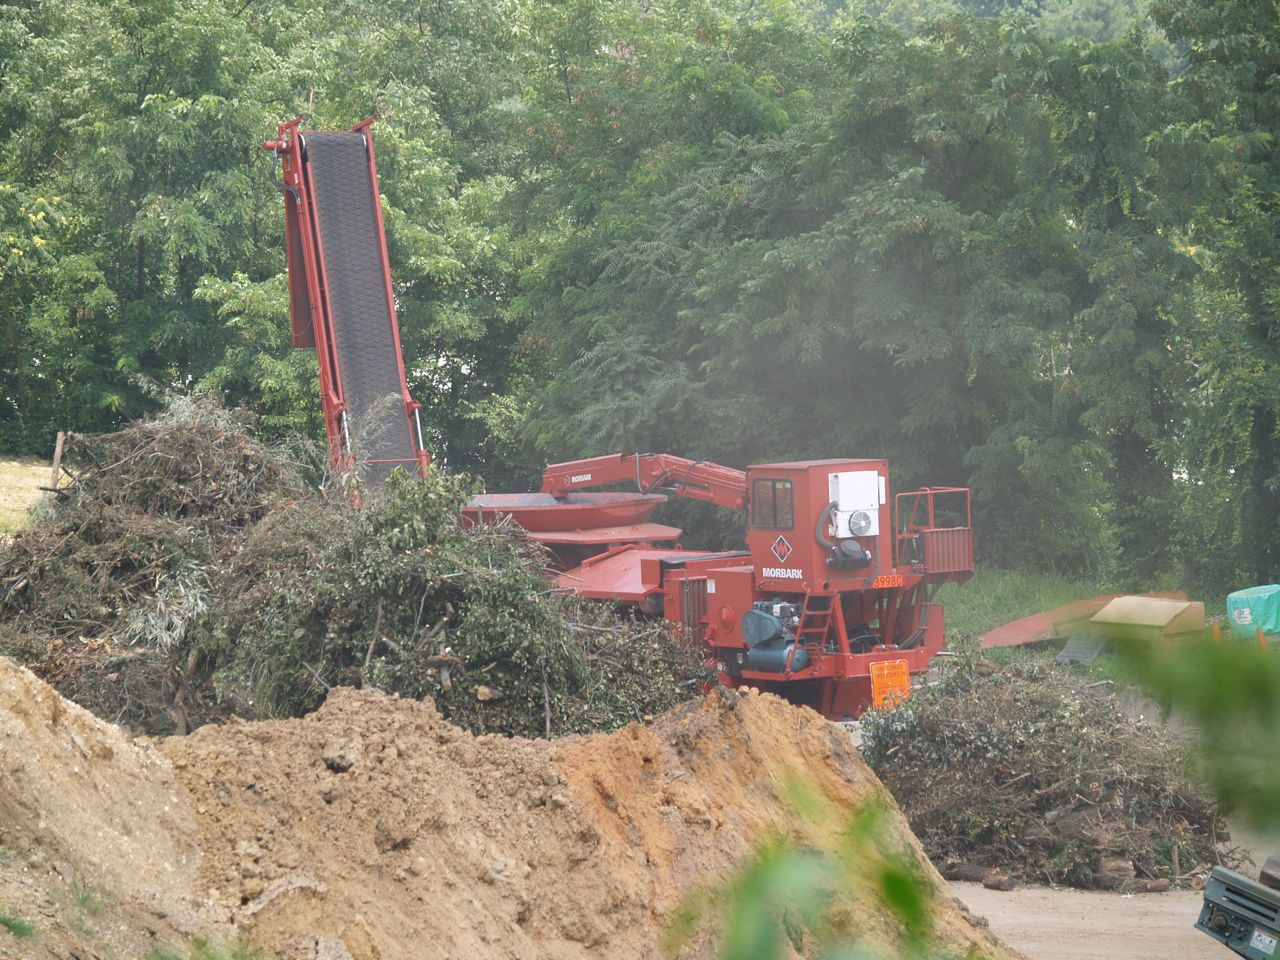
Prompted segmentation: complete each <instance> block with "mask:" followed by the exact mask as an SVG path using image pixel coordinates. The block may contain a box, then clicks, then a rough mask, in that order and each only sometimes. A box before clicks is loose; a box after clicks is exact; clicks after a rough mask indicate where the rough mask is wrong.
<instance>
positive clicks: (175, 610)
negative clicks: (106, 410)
mask: <svg viewBox="0 0 1280 960" xmlns="http://www.w3.org/2000/svg"><path fill="white" fill-rule="evenodd" d="M68 457H69V465H70V469H71V471H72V472H73V473H74V474H75V479H74V481H73V482H72V483H71V484H70V485H69V486H68V487H66V488H65V489H64V491H63V492H62V494H61V495H60V497H59V498H58V500H57V501H56V502H54V503H53V504H52V505H51V506H50V507H49V508H48V510H47V512H46V513H45V515H44V516H42V517H40V518H39V519H38V521H37V522H36V523H35V524H33V525H32V526H31V527H29V528H27V529H25V530H23V531H21V532H19V534H18V535H17V537H16V538H15V539H14V540H13V541H12V542H11V543H8V544H6V545H4V546H3V547H0V589H2V590H3V593H0V652H3V653H8V654H12V655H16V656H18V657H19V658H21V659H23V660H25V661H27V662H29V663H32V664H35V665H37V667H38V669H39V670H40V671H41V672H42V673H43V674H44V675H45V676H46V678H48V679H50V680H51V681H52V682H54V683H55V685H57V686H58V687H59V689H61V690H62V691H63V692H64V693H65V694H67V695H68V696H70V697H71V698H72V699H74V700H76V701H77V702H79V703H81V704H82V705H84V706H86V707H89V708H90V709H92V710H94V711H95V712H98V713H99V714H100V715H103V716H106V717H107V718H109V719H111V720H115V721H118V722H123V723H127V724H130V725H133V726H137V727H140V728H142V729H144V730H146V731H148V732H152V733H168V732H173V731H174V730H175V729H176V730H178V731H186V730H187V729H190V728H191V727H192V726H195V725H198V724H200V723H203V722H206V721H207V720H209V719H213V718H216V717H219V716H224V715H226V714H228V713H237V714H241V715H245V716H253V717H280V716H295V715H298V714H300V713H303V712H305V711H307V710H310V709H312V708H314V707H315V706H317V705H318V704H319V702H320V701H321V700H322V699H323V697H324V695H325V693H326V692H327V690H328V689H330V688H331V687H333V686H337V685H340V684H348V685H353V684H354V685H372V686H375V687H377V688H379V689H382V690H384V691H386V692H388V693H398V694H403V695H405V696H413V697H422V696H435V697H437V702H438V705H439V706H440V708H441V710H442V711H443V712H444V713H445V715H446V716H448V717H450V718H451V719H453V720H454V721H455V722H457V723H459V724H461V725H462V726H465V727H467V728H468V729H470V730H473V731H476V732H490V733H494V732H496V733H506V734H519V735H526V736H540V735H546V734H548V733H553V734H561V733H566V732H588V731H593V730H600V729H608V728H611V727H614V726H618V725H620V724H623V723H626V722H628V721H630V720H638V719H641V718H643V717H644V716H645V715H647V714H650V713H656V712H660V711H662V710H664V709H666V708H667V707H669V706H671V705H672V704H673V703H675V702H677V701H679V700H682V699H685V698H686V697H688V696H689V695H691V693H692V692H693V689H692V688H693V686H694V685H695V684H696V679H695V677H696V672H697V667H698V664H697V658H696V655H695V654H694V653H693V652H691V651H689V650H687V649H686V648H685V647H684V646H682V645H681V644H679V643H678V642H677V641H676V639H675V637H674V634H673V633H672V631H671V630H670V629H669V628H668V627H667V626H666V625H665V624H654V623H648V622H639V621H634V620H631V619H628V618H624V617H620V616H618V615H617V614H615V613H614V612H613V611H612V610H611V609H609V608H607V607H604V606H600V605H595V604H587V603H583V602H580V601H578V600H576V599H573V598H569V597H566V596H564V595H563V594H561V593H559V592H557V591H554V590H552V589H550V588H549V586H548V583H547V580H546V578H545V576H544V573H543V571H544V569H545V566H544V564H545V560H546V557H545V555H544V554H543V552H542V551H541V549H540V548H539V547H538V546H537V545H536V544H534V543H532V542H531V541H529V540H528V538H527V537H526V536H525V535H524V534H523V532H522V531H521V530H519V529H518V528H516V527H514V526H513V525H510V524H504V525H498V526H485V527H481V528H479V529H464V528H463V527H462V526H461V525H460V524H459V522H458V516H459V509H460V507H461V505H462V504H463V502H464V501H465V500H466V498H467V497H468V496H469V495H471V494H472V493H473V492H475V491H476V490H477V485H476V484H475V482H474V481H472V480H471V479H469V478H467V477H465V476H463V475H458V474H450V473H447V472H444V471H435V472H433V473H432V474H431V476H430V477H428V478H426V479H423V480H419V479H410V478H408V477H405V476H403V475H395V476H393V478H392V481H391V482H390V483H389V484H388V486H387V489H386V490H385V491H383V492H379V493H368V492H366V493H365V495H364V496H363V497H362V504H361V506H359V507H356V506H355V505H353V503H352V501H351V500H349V499H348V498H347V497H345V496H342V495H339V494H330V493H327V492H324V491H320V490H317V489H315V488H313V487H311V486H309V485H308V484H307V483H306V475H307V466H306V461H305V460H303V461H301V462H295V461H293V460H290V459H289V457H288V456H287V455H286V454H285V453H283V452H282V451H280V450H275V449H272V448H269V447H267V446H264V445H263V444H261V443H260V442H258V441H257V440H256V439H255V438H254V436H253V434H252V432H251V429H250V425H249V423H248V422H247V420H246V419H245V418H244V417H243V416H241V415H239V414H230V413H227V412H225V411H223V410H222V409H221V408H219V407H217V406H216V405H213V404H211V403H208V402H203V401H192V400H178V401H176V402H174V403H172V404H171V405H170V407H169V408H167V409H166V411H165V412H164V413H162V414H161V415H160V416H158V417H157V418H155V419H153V420H149V421H144V422H141V423H139V424H136V425H134V426H132V427H130V428H128V429H126V430H122V431H118V432H116V433H112V434H107V435H104V436H99V437H83V436H76V437H73V438H72V440H71V444H70V446H69V450H68ZM442 668H443V669H444V670H445V671H446V672H445V673H442Z"/></svg>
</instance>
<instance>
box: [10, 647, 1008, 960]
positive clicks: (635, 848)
mask: <svg viewBox="0 0 1280 960" xmlns="http://www.w3.org/2000/svg"><path fill="white" fill-rule="evenodd" d="M0 689H2V690H4V691H5V693H4V694H3V696H4V700H3V701H2V703H3V706H0V730H3V731H4V737H5V739H4V741H3V742H4V743H5V754H4V757H5V761H4V762H5V763H6V765H7V766H6V770H11V771H12V773H11V774H10V775H6V776H5V777H4V778H2V779H0V814H3V815H4V816H5V818H6V819H5V821H4V823H5V824H6V827H5V829H6V839H5V843H6V845H7V846H9V847H10V848H12V849H21V850H22V851H23V856H24V857H27V856H29V857H31V858H34V859H36V860H40V861H43V862H51V861H54V860H59V859H61V858H66V860H67V864H68V866H67V867H66V868H65V869H66V872H67V873H68V874H70V875H72V876H73V877H75V876H77V875H78V876H80V877H81V878H83V879H84V881H85V882H92V884H93V889H94V890H97V891H109V898H110V906H109V908H108V909H107V910H106V911H104V912H102V913H101V914H94V917H96V918H99V919H94V918H90V917H88V916H87V913H86V911H87V907H83V906H82V907H79V908H78V907H77V906H76V904H77V903H79V901H80V899H83V898H77V895H76V893H75V891H74V890H73V889H71V888H70V887H69V881H64V880H62V879H61V874H60V873H54V872H53V871H50V870H48V869H46V868H43V867H42V868H40V870H36V869H35V868H32V867H30V866H28V864H27V862H26V861H22V862H19V861H18V860H13V859H11V860H8V861H5V860H0V897H2V898H3V899H0V912H4V911H5V910H8V913H9V914H10V915H14V914H21V915H23V916H30V917H31V918H32V919H33V921H34V922H35V923H36V926H37V928H38V930H39V934H38V936H36V937H32V938H29V939H25V940H16V939H15V938H14V937H13V935H12V934H10V933H9V932H7V931H6V930H4V929H0V955H12V956H23V957H46V956H50V957H52V956H68V955H79V956H91V955H95V954H98V955H102V954H105V953H108V952H114V953H115V954H116V955H121V956H144V955H146V954H147V952H148V951H147V949H145V947H146V945H147V944H153V945H154V944H159V943H164V942H168V943H177V942H181V936H182V935H183V934H189V933H191V932H193V931H198V930H204V931H206V932H209V933H210V934H212V935H213V936H215V937H216V936H219V935H222V936H225V935H227V933H228V931H230V930H231V929H232V928H233V927H234V928H235V929H236V930H238V931H240V932H241V933H242V934H244V935H247V936H248V937H249V938H250V939H251V940H253V941H255V942H257V943H259V944H261V945H263V946H266V947H268V948H270V949H272V950H273V951H275V952H276V953H277V954H278V956H279V957H280V958H282V960H289V958H295V960H301V958H306V960H315V958H319V957H324V956H329V957H343V956H349V957H352V958H354V960H373V958H378V960H397V958H414V960H419V958H426V960H429V958H437V957H438V958H445V957H467V958H477V960H483V958H490V957H493V958H507V957H516V956H518V957H522V958H548V960H550V958H556V960H562V958H568V960H572V958H604V957H609V958H611V960H612V958H650V957H653V958H657V957H659V956H661V952H660V947H659V941H660V938H661V936H662V933H663V931H664V929H665V928H666V926H667V924H668V922H669V921H670V920H671V918H672V916H673V914H674V913H675V912H676V910H677V908H678V907H679V906H680V905H681V902H682V900H683V899H684V898H685V897H686V895H687V894H688V893H689V892H690V890H692V889H693V888H694V887H695V886H696V885H697V884H699V883H703V882H706V881H708V880H709V879H714V878H716V877H717V876H723V875H725V874H726V873H727V872H728V871H730V870H732V869H733V868H734V867H735V866H736V865H737V864H739V863H741V862H742V860H743V858H744V857H745V856H747V855H748V854H749V853H750V852H751V851H752V850H753V849H754V848H755V846H756V844H757V843H758V842H759V841H760V840H761V839H762V838H764V837H766V836H769V835H774V834H778V835H783V836H790V837H792V839H794V840H796V841H798V842H800V843H801V844H803V845H805V846H807V847H811V848H813V849H818V848H819V843H818V840H819V838H817V837H814V836H810V835H807V834H806V832H805V828H803V827H802V826H797V822H798V821H797V818H796V817H795V816H794V812H793V811H791V810H790V809H789V807H788V804H787V802H786V800H785V793H786V785H787V783H788V782H789V781H791V780H793V779H794V778H797V777H799V778H803V779H804V780H805V781H806V782H808V783H810V784H812V785H813V787H814V789H815V790H817V791H818V792H820V793H821V794H823V795H824V796H825V797H827V798H828V799H829V800H830V801H831V802H832V804H833V805H835V806H837V807H841V808H845V809H848V808H852V807H854V806H856V805H858V804H861V803H863V802H865V801H867V800H871V799H876V798H883V797H884V794H883V790H882V788H881V787H880V786H879V784H878V782H877V781H876V780H875V778H874V776H873V775H871V774H870V772H869V771H868V770H867V769H866V767H865V766H864V765H863V763H862V762H861V760H860V759H859V757H858V755H857V753H856V752H855V751H854V750H853V749H852V747H851V745H850V743H849V741H848V738H847V736H846V735H845V733H844V732H843V731H842V730H841V729H840V728H839V727H837V726H834V725H831V724H828V723H827V722H825V721H824V720H822V719H821V718H819V717H818V716H817V715H816V714H813V713H812V712H810V711H807V710H802V709H797V708H794V707H791V706H789V705H788V704H786V703H784V702H782V701H781V700H778V699H776V698H773V697H769V696H755V695H745V696H744V695H739V694H735V693H726V694H723V695H717V696H714V697H710V698H707V699H705V700H699V701H696V702H693V703H690V704H687V705H685V706H682V707H678V708H676V709H675V710H672V711H670V712H669V713H667V714H666V715H664V716H662V717H660V718H658V720H657V721H655V722H654V723H653V724H651V725H649V726H647V727H641V726H638V725H635V726H630V727H627V728H625V729H624V730H621V731H617V732H615V733H613V734H608V735H596V736H591V737H580V738H570V739H567V740H562V741H552V742H548V741H527V740H511V739H504V738H500V737H494V736H484V737H476V736H473V735H472V734H469V733H466V732H465V731H462V730H460V729H458V728H457V727H454V726H452V725H451V724H449V723H448V722H446V721H445V720H443V719H442V718H441V717H440V715H439V713H438V712H437V711H436V710H435V708H434V707H433V706H432V705H431V704H430V703H422V702H417V701H412V700H404V699H398V698H395V697H390V696H385V695H380V694H377V693H374V692H372V691H356V690H351V689H340V690H335V691H334V692H333V693H332V694H330V696H329V697H328V699H327V700H326V702H325V704H324V706H323V707H322V708H321V709H320V710H318V711H317V712H315V713H314V714H311V715H309V716H307V717H304V718H302V719H298V720H287V721H270V722H263V723H247V722H232V723H229V724H227V725H225V726H207V727H204V728H202V729H201V730H199V731H197V732H196V733H195V734H193V735H191V736H189V737H185V738H174V739H170V740H167V741H164V742H162V743H160V744H159V745H158V747H156V746H151V745H149V744H148V743H147V742H145V741H143V742H137V741H132V740H130V739H128V738H127V737H125V736H124V735H122V734H120V733H119V732H117V731H114V730H112V729H111V728H110V727H107V726H106V725H104V724H101V723H100V722H98V721H96V720H94V719H93V718H91V717H89V716H87V715H86V714H84V713H83V711H79V710H77V709H76V708H75V707H73V706H71V705H69V704H65V703H64V702H63V701H61V700H60V699H59V698H58V697H57V695H56V694H55V693H53V692H52V691H51V690H49V689H48V688H47V687H45V686H44V685H43V684H41V683H40V682H39V681H37V680H35V679H34V678H33V677H31V676H30V675H29V674H27V673H26V672H25V671H23V670H21V669H20V668H18V667H16V666H15V665H13V664H12V663H10V662H8V661H0ZM11 743H21V744H25V746H24V747H23V748H22V749H21V750H19V751H17V752H11V750H10V746H9V745H10V744H11ZM886 802H887V803H889V804H891V801H886ZM882 832H883V834H884V840H885V844H886V845H887V847H888V848H892V849H893V850H894V851H897V852H899V853H902V854H904V855H905V856H907V857H909V858H910V860H911V861H912V862H913V863H914V864H916V865H917V866H918V868H919V871H920V875H921V876H922V877H923V878H924V880H923V882H924V884H925V888H926V893H927V896H928V900H929V902H930V903H931V905H932V907H933V909H934V929H935V931H936V935H937V940H938V947H939V949H940V950H945V951H948V952H950V953H952V954H958V955H965V956H973V957H982V956H989V957H1014V956H1016V955H1015V954H1013V953H1011V952H1009V951H1007V950H1006V949H1005V948H1003V947H1002V946H1001V945H999V944H998V943H997V942H995V941H994V940H992V939H991V938H990V937H989V936H988V935H987V934H986V932H985V931H984V930H982V929H981V928H980V927H979V926H977V925H976V924H972V923H970V921H969V920H968V918H967V915H965V914H963V913H962V912H960V911H959V909H958V908H957V907H956V906H955V905H954V904H953V903H952V901H951V900H950V898H949V896H948V895H947V894H946V892H945V887H944V885H943V884H942V882H941V880H940V879H939V878H938V876H937V874H936V873H935V872H934V871H933V870H932V868H931V867H929V865H928V863H927V862H926V861H925V860H924V859H923V856H922V854H921V852H920V849H919V846H918V844H916V842H915V840H914V839H913V838H912V837H911V836H910V833H909V832H908V831H907V829H906V826H905V823H904V822H903V821H902V819H901V817H900V816H898V815H897V814H896V812H891V813H890V814H889V815H888V819H886V820H885V825H884V830H883V831H882ZM826 839H827V840H830V839H831V838H826ZM42 871H43V872H42ZM24 881H25V885H24ZM64 887H66V888H67V891H66V892H59V891H62V888H64ZM13 891H19V892H21V891H26V892H25V893H24V894H22V896H25V898H26V899H17V900H15V899H14V898H13V897H14V896H15V894H14V893H13ZM95 895H96V894H95ZM833 896H835V897H836V899H837V900H839V901H841V902H845V901H846V900H847V904H846V909H847V910H848V911H849V913H848V916H849V917H851V918H853V919H852V929H855V930H857V931H859V933H860V935H861V937H862V938H863V939H864V941H865V942H867V943H868V944H873V945H874V944H876V943H884V944H891V943H894V942H896V941H897V940H898V938H899V937H900V930H899V929H898V925H897V923H896V921H894V920H892V919H890V918H889V916H888V914H886V913H885V912H884V911H883V910H882V909H880V907H879V905H877V904H873V903H871V902H870V901H869V900H867V899H860V898H864V896H865V894H864V892H863V891H858V890H852V891H848V896H847V897H846V896H845V891H841V892H839V893H836V894H833ZM101 897H102V898H103V899H106V898H107V897H108V893H105V892H104V893H102V894H101ZM58 898H61V899H58ZM55 900H56V901H57V904H55V910H65V911H67V912H68V913H69V914H72V913H74V916H68V918H67V920H66V922H62V921H57V922H56V923H55V921H53V920H46V919H43V912H42V911H43V910H44V905H45V903H46V901H48V902H50V903H52V902H54V901H55ZM58 904H61V906H59V905H58ZM77 911H78V912H77ZM107 918H109V919H110V931H108V932H109V933H110V936H108V932H103V930H100V929H99V928H100V927H103V928H105V927H106V926H107V925H108V922H107ZM79 928H85V929H86V930H87V931H88V932H86V933H84V934H83V935H81V934H77V932H76V931H77V929H79ZM55 932H56V935H55ZM77 936H78V937H79V939H78V940H77V939H76V937H77ZM108 946H110V950H108V949H107V947H108ZM713 948H714V938H712V937H710V935H708V936H703V937H701V938H700V939H698V940H697V941H696V943H695V944H694V946H693V947H691V948H690V951H691V952H690V954H689V955H692V956H704V957H705V956H711V955H712V953H713Z"/></svg>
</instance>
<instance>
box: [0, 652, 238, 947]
mask: <svg viewBox="0 0 1280 960" xmlns="http://www.w3.org/2000/svg"><path fill="white" fill-rule="evenodd" d="M199 859H200V852H199V848H198V847H197V845H196V832H195V827H194V811H193V810H192V809H191V807H190V805H189V803H188V802H187V799H186V795H185V793H184V791H183V790H182V789H181V788H180V787H179V785H178V783H177V782H176V781H175V779H174V777H173V772H172V770H171V769H170V766H169V763H168V761H167V760H166V759H165V757H164V756H162V755H161V754H160V752H159V751H158V750H156V749H155V748H154V747H153V746H151V745H150V744H148V743H146V742H145V741H135V740H132V739H130V738H129V737H128V736H126V735H125V734H124V733H122V732H121V731H120V730H119V729H118V728H117V727H113V726H111V725H110V724H108V723H104V722H103V721H101V720H99V719H97V718H96V717H94V716H93V715H92V714H90V713H89V712H88V711H86V710H82V709H81V708H80V707H77V706H76V705H75V704H73V703H71V702H69V701H68V700H65V699H64V698H62V697H61V696H59V695H58V694H57V693H56V692H55V691H54V690H52V689H51V688H50V687H48V686H47V685H46V684H44V683H42V682H40V681H39V680H37V679H36V678H35V677H34V676H32V674H30V673H29V672H28V671H26V670H24V669H22V668H21V667H19V666H18V665H17V664H16V663H14V662H13V661H12V660H7V659H3V658H0V915H3V916H6V917H9V918H11V919H14V920H16V921H18V924H17V925H18V930H19V931H22V930H27V931H28V933H27V935H26V936H23V937H16V936H15V935H14V934H13V933H12V932H11V931H10V932H6V931H4V930H0V956H14V957H19V956H22V957H27V956H37V955H38V956H45V955H53V956H86V957H87V956H97V955H98V953H97V952H94V951H101V950H103V949H104V948H105V947H108V946H109V947H110V949H111V950H114V951H115V952H117V954H119V955H125V956H143V955H144V954H145V953H146V952H147V950H148V949H149V947H150V946H151V945H152V943H153V935H155V936H167V937H171V938H174V939H177V938H180V937H181V936H183V935H185V934H189V933H191V932H192V931H194V930H196V929H209V930H216V929H217V928H218V921H219V919H220V918H222V917H223V916H224V915H225V911H223V910H221V909H220V908H218V907H216V905H213V904H208V903H201V902H200V901H197V900H193V899H192V898H191V895H190V891H191V883H192V880H193V878H194V876H195V873H196V866H197V864H198V862H199ZM24 924H25V925H28V926H23V925H24ZM6 936H7V937H9V938H10V941H12V940H18V941H19V942H18V943H13V942H6V940H5V938H6ZM23 941H30V942H23ZM37 944H38V946H37ZM76 945H79V947H82V948H87V949H84V950H83V951H82V952H75V951H72V950H69V949H65V948H68V947H70V946H76Z"/></svg>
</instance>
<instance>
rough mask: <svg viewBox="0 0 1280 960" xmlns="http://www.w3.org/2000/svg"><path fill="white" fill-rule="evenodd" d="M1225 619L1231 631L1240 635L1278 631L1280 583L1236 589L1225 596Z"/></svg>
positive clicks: (1279, 628) (1279, 629) (1279, 622)
mask: <svg viewBox="0 0 1280 960" xmlns="http://www.w3.org/2000/svg"><path fill="white" fill-rule="evenodd" d="M1227 619H1228V620H1229V621H1230V622H1231V632H1232V633H1234V634H1235V635H1236V636H1240V637H1253V636H1257V632H1256V631H1257V629H1258V628H1259V627H1261V628H1262V632H1263V633H1280V584H1276V583H1272V584H1268V585H1267V586H1265V587H1250V588H1249V589H1247V590H1237V591H1236V592H1235V593H1233V594H1231V595H1230V596H1228V597H1227Z"/></svg>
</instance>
